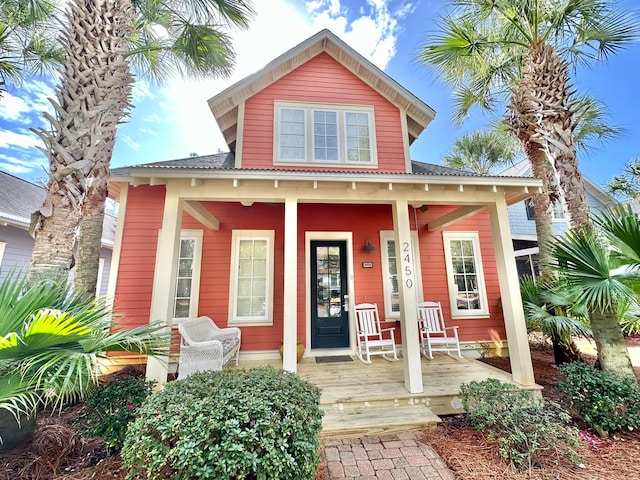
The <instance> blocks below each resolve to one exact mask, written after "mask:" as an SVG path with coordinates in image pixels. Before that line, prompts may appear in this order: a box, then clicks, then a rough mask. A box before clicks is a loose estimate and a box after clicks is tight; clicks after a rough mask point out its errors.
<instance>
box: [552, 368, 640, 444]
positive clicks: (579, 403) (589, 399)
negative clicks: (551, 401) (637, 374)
mask: <svg viewBox="0 0 640 480" xmlns="http://www.w3.org/2000/svg"><path fill="white" fill-rule="evenodd" d="M559 372H560V374H561V378H560V380H559V383H558V390H559V391H560V392H562V393H563V394H564V396H563V403H564V404H565V405H566V406H567V408H569V409H570V411H571V413H572V414H574V415H576V416H578V417H580V418H581V419H582V420H583V421H584V422H586V423H587V424H589V425H590V426H591V427H592V428H593V429H595V430H596V431H597V432H598V434H599V435H600V436H601V437H607V436H608V435H609V434H610V433H612V432H615V431H618V430H620V429H628V430H634V429H636V428H638V427H640V388H639V387H638V384H637V382H636V381H635V379H631V378H628V377H623V376H619V375H614V374H612V373H610V372H605V371H603V370H598V369H597V368H594V367H592V366H591V365H586V364H584V363H570V364H566V365H562V366H561V367H560V368H559Z"/></svg>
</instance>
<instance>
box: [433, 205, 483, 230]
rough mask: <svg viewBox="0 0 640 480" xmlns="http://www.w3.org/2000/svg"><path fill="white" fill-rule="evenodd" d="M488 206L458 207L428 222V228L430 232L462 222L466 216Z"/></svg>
mask: <svg viewBox="0 0 640 480" xmlns="http://www.w3.org/2000/svg"><path fill="white" fill-rule="evenodd" d="M485 208H487V207H486V206H485V205H467V206H465V207H460V208H456V209H455V210H453V211H452V212H449V213H447V214H446V215H442V216H441V217H439V218H436V219H435V220H433V221H431V222H429V223H428V225H427V228H428V229H429V231H430V232H433V231H435V230H440V229H443V228H446V227H448V226H449V225H452V224H454V223H457V222H460V221H462V220H464V219H465V218H469V217H471V216H473V215H475V214H476V213H478V212H480V211H482V210H484V209H485Z"/></svg>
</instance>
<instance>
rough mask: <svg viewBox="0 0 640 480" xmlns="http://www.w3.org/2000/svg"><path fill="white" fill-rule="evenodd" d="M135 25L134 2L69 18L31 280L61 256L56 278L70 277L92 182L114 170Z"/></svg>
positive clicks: (45, 136)
mask: <svg viewBox="0 0 640 480" xmlns="http://www.w3.org/2000/svg"><path fill="white" fill-rule="evenodd" d="M132 18H133V10H132V7H131V2H130V0H75V1H73V2H72V3H71V5H70V8H69V9H68V11H67V24H66V25H67V26H66V27H65V30H64V32H63V35H62V39H61V42H62V44H63V47H64V50H65V53H66V55H65V59H64V63H63V71H62V72H61V83H60V84H59V85H58V87H57V88H56V99H55V100H53V99H51V103H52V104H53V106H54V109H55V117H53V116H52V115H50V114H48V113H45V114H44V115H45V118H46V119H47V120H49V122H50V123H51V131H49V130H45V129H40V130H38V131H37V132H36V133H37V134H38V135H39V136H40V138H42V140H43V142H44V144H45V148H44V149H43V152H44V153H45V155H47V157H48V158H49V167H50V178H49V184H48V187H47V197H46V199H45V202H44V206H43V208H41V209H40V210H39V211H37V212H35V215H34V222H33V223H34V227H35V228H34V229H33V232H34V239H35V247H34V254H33V257H32V262H31V266H30V274H29V276H30V278H38V277H41V276H43V275H46V274H47V273H46V271H47V270H49V269H50V268H51V262H48V261H47V260H49V259H50V258H52V257H54V254H55V255H57V258H58V260H57V262H56V263H55V264H54V265H55V266H56V269H57V270H58V275H57V276H56V278H60V279H64V278H66V277H67V276H68V273H69V268H70V267H71V264H72V258H73V243H74V240H75V235H76V233H77V228H78V225H79V222H80V219H81V212H82V209H83V208H84V207H83V206H84V203H85V200H86V195H87V191H88V188H89V187H88V183H87V178H88V177H90V175H91V172H93V171H94V170H95V169H96V168H99V167H100V166H101V165H105V164H106V165H108V164H109V162H110V160H111V153H112V150H113V141H114V139H115V133H116V127H117V125H118V124H119V123H120V122H121V121H122V118H123V117H124V116H125V115H126V111H127V109H128V108H129V106H130V103H129V97H130V92H131V87H132V84H133V77H132V75H131V73H130V70H129V64H128V61H127V58H126V54H127V51H128V45H127V33H128V31H129V29H130V28H131V21H132ZM107 173H108V170H107ZM60 199H62V201H61V200H60ZM61 203H62V205H60V204H61ZM50 206H51V207H53V208H51V207H50ZM61 225H64V226H65V228H60V226H61ZM63 239H64V243H63V241H62V240H63ZM58 245H59V246H58ZM55 246H58V247H57V251H55V252H54V251H53V248H54V247H55ZM96 270H97V269H96ZM94 289H95V287H94Z"/></svg>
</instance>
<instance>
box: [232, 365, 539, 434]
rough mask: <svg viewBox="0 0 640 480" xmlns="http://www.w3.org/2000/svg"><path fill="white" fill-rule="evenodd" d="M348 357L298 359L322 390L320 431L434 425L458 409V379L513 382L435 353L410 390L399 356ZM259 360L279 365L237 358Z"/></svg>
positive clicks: (359, 431) (303, 371)
mask: <svg viewBox="0 0 640 480" xmlns="http://www.w3.org/2000/svg"><path fill="white" fill-rule="evenodd" d="M352 359H353V361H351V362H337V363H316V361H315V359H314V358H304V359H303V360H302V361H301V362H300V363H298V372H297V373H298V375H299V376H300V377H302V378H304V379H305V380H307V381H309V382H311V383H313V384H315V385H317V386H318V387H320V388H321V390H322V395H321V400H320V403H321V408H322V409H323V410H324V411H325V416H324V419H323V434H324V435H328V436H353V435H358V434H381V433H388V432H391V431H398V430H409V429H411V428H420V427H424V426H427V425H434V424H435V423H437V422H439V421H440V419H439V418H438V417H437V415H448V414H453V413H461V412H462V411H463V410H462V401H461V399H460V398H459V397H458V393H459V392H460V386H461V385H462V384H463V383H469V382H471V381H473V380H484V379H486V378H496V379H499V380H500V381H502V382H507V383H512V384H514V385H517V384H515V383H514V382H513V381H512V378H511V374H509V373H506V372H504V371H502V370H499V369H497V368H495V367H492V366H490V365H487V364H485V363H482V362H480V361H477V360H473V359H468V358H463V359H459V358H452V357H449V356H447V355H445V354H437V355H436V356H435V358H434V360H427V359H425V358H422V359H421V361H422V381H423V385H424V392H423V393H417V394H415V393H414V394H412V393H409V392H408V391H407V390H406V389H405V387H404V362H403V361H402V359H401V360H400V361H398V362H388V361H386V360H384V359H383V358H380V357H373V358H372V363H371V364H370V365H365V364H363V363H362V362H360V360H358V358H357V357H355V356H352ZM265 364H270V365H273V366H274V367H278V368H281V367H282V364H281V362H280V361H278V360H273V361H244V362H243V361H241V362H240V367H242V368H251V367H254V366H258V365H265ZM540 388H541V387H538V386H534V387H531V388H530V389H531V390H539V389H540Z"/></svg>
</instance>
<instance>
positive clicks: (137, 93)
mask: <svg viewBox="0 0 640 480" xmlns="http://www.w3.org/2000/svg"><path fill="white" fill-rule="evenodd" d="M131 95H132V97H133V101H134V102H135V103H140V102H142V101H143V100H146V99H147V98H148V99H150V100H153V99H154V98H155V95H154V94H153V93H152V92H151V85H150V84H149V82H148V81H147V80H144V79H141V80H136V83H135V84H134V85H133V91H132V92H131Z"/></svg>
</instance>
